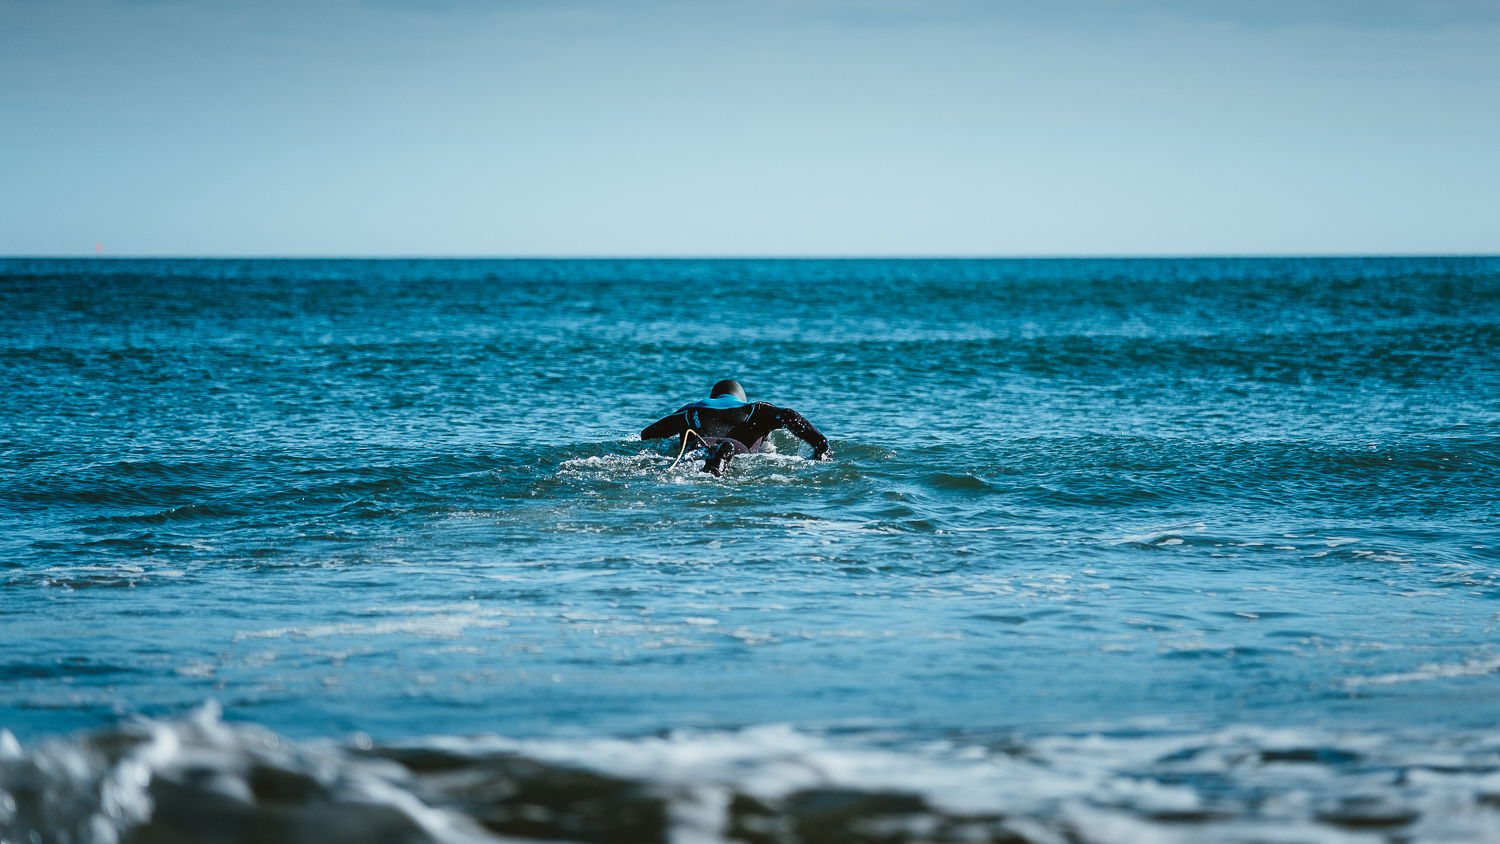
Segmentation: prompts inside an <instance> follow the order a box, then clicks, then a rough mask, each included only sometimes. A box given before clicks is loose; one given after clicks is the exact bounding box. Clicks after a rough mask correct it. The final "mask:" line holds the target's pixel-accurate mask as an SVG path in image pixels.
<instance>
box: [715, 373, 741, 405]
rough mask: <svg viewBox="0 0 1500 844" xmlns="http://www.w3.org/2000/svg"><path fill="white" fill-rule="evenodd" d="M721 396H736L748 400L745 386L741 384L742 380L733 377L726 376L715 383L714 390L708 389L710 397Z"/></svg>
mask: <svg viewBox="0 0 1500 844" xmlns="http://www.w3.org/2000/svg"><path fill="white" fill-rule="evenodd" d="M719 396H734V397H735V398H737V399H739V400H740V401H748V399H746V398H745V388H744V387H741V386H740V382H738V381H735V380H734V379H732V378H725V379H724V380H723V381H720V382H719V383H717V384H715V385H714V388H713V389H712V390H709V391H708V397H709V398H711V399H716V398H718V397H719Z"/></svg>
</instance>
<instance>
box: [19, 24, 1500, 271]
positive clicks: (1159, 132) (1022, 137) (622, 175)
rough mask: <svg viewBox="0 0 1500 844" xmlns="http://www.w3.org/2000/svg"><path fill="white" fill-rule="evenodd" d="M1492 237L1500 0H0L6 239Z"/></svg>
mask: <svg viewBox="0 0 1500 844" xmlns="http://www.w3.org/2000/svg"><path fill="white" fill-rule="evenodd" d="M96 242H101V243H103V245H104V254H106V255H437V256H442V255H464V256H468V255H495V256H505V255H552V256H574V255H577V256H593V255H1088V254H1114V255H1121V254H1266V253H1271V254H1307V253H1366V254H1385V253H1490V254H1493V253H1497V252H1500V2H1495V0H1489V1H1488V2H1459V1H1458V0H1454V2H1389V0H1347V1H1346V2H1343V1H1341V2H1320V1H1319V0H1300V2H1294V1H1293V0H1286V2H1282V0H1262V2H1238V3H1236V2H1228V3H1214V2H1201V0H1200V2H1191V0H1160V1H1159V2H1149V1H1147V2H1131V0H1060V1H1059V2H1050V3H1042V2H981V0H921V1H920V2H918V1H917V0H912V2H905V0H869V1H868V2H854V1H853V0H849V2H843V1H842V0H803V2H778V0H735V1H734V2H728V1H727V0H726V2H717V1H716V0H696V1H695V2H687V1H686V0H684V1H683V2H673V0H660V1H659V2H658V1H657V0H637V1H632V0H555V2H543V0H488V2H486V0H433V2H424V0H298V2H291V0H260V1H259V2H215V1H214V0H201V2H193V0H130V1H129V2H127V0H50V1H49V0H0V254H4V255H78V254H92V253H93V251H94V244H95V243H96Z"/></svg>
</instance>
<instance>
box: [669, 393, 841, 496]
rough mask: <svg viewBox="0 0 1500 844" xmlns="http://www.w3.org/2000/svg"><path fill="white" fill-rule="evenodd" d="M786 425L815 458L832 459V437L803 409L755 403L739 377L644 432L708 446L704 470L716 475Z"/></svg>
mask: <svg viewBox="0 0 1500 844" xmlns="http://www.w3.org/2000/svg"><path fill="white" fill-rule="evenodd" d="M781 428H785V429H787V430H788V431H791V432H792V433H793V434H796V435H797V437H799V438H800V439H801V440H802V441H803V442H805V443H807V444H808V445H810V446H812V447H813V459H814V460H832V459H833V452H832V451H831V450H830V449H829V448H828V438H827V437H825V436H823V434H822V433H820V432H819V431H818V429H817V428H814V427H813V424H812V423H811V422H809V421H807V420H806V419H803V418H802V414H800V413H798V412H797V411H795V410H792V409H790V408H785V407H777V406H776V405H774V404H770V403H769V402H763V401H758V402H751V401H748V400H746V398H745V388H744V387H741V386H740V382H738V381H733V380H730V379H727V378H726V379H725V380H723V381H720V382H719V383H717V384H715V385H714V386H713V389H712V390H709V391H708V398H707V399H706V400H704V401H695V402H693V403H692V404H688V405H684V406H683V407H682V409H680V410H678V411H677V412H676V413H673V414H671V415H669V416H664V417H662V418H661V419H658V420H656V421H655V422H652V423H651V424H650V425H647V426H646V430H644V431H641V439H643V440H657V439H663V438H666V437H682V438H683V443H682V444H683V447H684V448H686V447H687V446H688V445H690V444H691V445H695V446H696V445H700V444H701V445H702V446H704V447H705V448H707V449H708V459H707V460H705V461H704V463H703V471H705V472H711V473H713V474H714V475H715V476H716V477H717V476H721V475H723V474H724V469H725V467H727V466H728V465H729V461H730V460H732V459H734V456H735V455H736V454H748V453H750V452H752V451H756V450H758V449H759V448H760V447H761V445H762V444H763V443H765V441H766V436H767V435H768V434H770V433H771V432H772V431H775V430H779V429H781Z"/></svg>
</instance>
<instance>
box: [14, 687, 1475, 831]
mask: <svg viewBox="0 0 1500 844" xmlns="http://www.w3.org/2000/svg"><path fill="white" fill-rule="evenodd" d="M555 679H557V678H555ZM121 731H122V732H124V733H128V734H130V735H134V736H136V737H138V738H140V739H142V741H141V742H140V744H138V745H137V746H136V747H135V748H134V749H133V750H131V751H130V752H129V753H127V754H125V755H124V756H123V758H121V759H120V760H119V761H118V762H117V763H114V764H110V763H109V762H108V761H107V760H106V759H105V757H104V756H103V755H102V754H101V753H100V752H99V751H97V750H94V749H92V748H93V747H94V746H95V745H93V744H90V743H89V742H88V741H86V740H71V741H60V740H48V741H44V742H42V743H41V744H39V745H37V746H36V747H33V748H29V749H28V748H22V747H20V746H19V745H18V744H17V743H16V742H15V741H14V738H13V737H8V735H7V734H5V733H4V732H0V788H3V789H9V790H11V791H13V792H15V793H17V794H23V793H24V794H30V795H41V800H42V801H43V802H45V803H46V804H47V805H48V806H50V807H51V808H50V809H49V811H50V812H51V814H50V815H47V817H46V820H45V822H46V823H47V824H51V826H49V827H48V828H47V829H48V831H49V835H50V833H53V832H56V831H58V830H64V829H66V830H68V831H69V837H71V838H72V840H75V841H78V842H81V844H106V842H115V841H118V840H119V838H120V837H121V836H122V835H123V834H124V833H125V832H126V831H127V830H128V829H129V827H130V826H131V825H133V824H135V823H139V822H141V821H143V820H145V819H147V818H149V817H150V816H151V812H152V806H151V802H150V795H149V793H148V791H147V785H148V784H149V783H150V782H151V780H152V778H153V777H167V778H169V779H170V778H174V777H178V776H180V775H182V774H183V773H184V772H187V771H190V770H191V771H196V772H197V773H196V774H195V776H196V777H197V779H196V780H195V782H196V783H197V784H198V787H201V788H205V789H208V790H211V791H214V792H216V793H218V794H221V795H223V796H224V797H227V798H230V799H233V800H237V801H247V800H252V799H253V797H252V796H251V795H250V792H249V790H248V785H247V781H246V779H245V775H246V772H247V771H248V770H249V769H250V768H251V767H252V766H254V765H256V764H271V765H274V766H276V767H277V768H280V769H283V770H290V771H295V772H300V773H303V774H305V775H307V776H311V777H313V778H315V779H316V780H317V781H318V783H320V784H321V785H322V786H323V787H324V788H325V789H326V790H327V792H328V793H329V794H330V795H331V797H330V799H332V800H335V801H349V802H356V803H375V804H379V805H384V806H390V807H394V808H397V809H398V810H399V811H401V812H402V813H404V814H406V815H407V816H408V817H410V818H412V819H413V820H414V821H415V822H416V823H418V824H419V825H420V826H421V827H422V828H423V829H424V830H425V831H427V832H428V834H430V835H431V836H432V837H433V838H434V839H435V840H437V841H440V842H455V844H460V843H461V842H475V841H490V840H494V839H493V837H492V836H489V835H488V834H487V833H485V832H483V831H482V830H480V829H479V828H478V827H477V826H475V824H474V823H473V822H472V821H470V820H469V819H468V818H467V817H465V816H462V815H458V814H456V813H454V812H451V811H446V810H441V809H436V808H433V807H431V806H428V805H425V804H423V803H422V802H421V801H420V800H419V799H418V798H417V797H416V796H414V794H413V792H412V791H411V790H410V775H409V774H408V773H407V772H406V771H405V769H403V768H401V767H400V766H397V765H395V764H394V763H390V762H386V761H383V760H380V759H378V758H370V757H363V756H358V755H354V754H352V753H350V752H347V751H346V750H345V749H343V748H342V747H341V746H340V745H338V744H336V743H334V742H331V741H326V740H324V741H313V742H306V743H302V744H300V745H299V744H296V743H293V742H289V741H287V740H286V739H284V738H283V737H280V736H277V735H276V734H274V733H272V732H270V731H268V730H266V729H264V728H263V727H259V726H256V725H253V724H245V723H225V722H223V721H221V720H220V719H219V711H218V708H217V706H215V705H212V704H210V705H207V706H205V707H204V708H202V709H201V710H199V711H198V712H196V713H195V714H193V715H192V716H190V717H188V718H184V719H180V720H175V721H166V722H159V721H136V722H132V723H130V724H127V725H125V726H124V727H122V728H121ZM894 738H896V737H894V736H888V735H882V734H869V735H866V736H864V737H843V738H838V737H832V736H828V735H823V734H818V733H812V732H807V731H804V730H799V729H795V728H793V727H791V726H787V725H762V726H756V727H750V728H746V729H742V730H732V731H678V732H674V733H671V734H668V735H664V736H646V737H640V738H607V737H605V738H581V739H573V738H569V739H564V738H536V739H515V738H508V737H504V736H496V735H490V736H470V737H458V736H431V737H425V738H421V739H414V740H411V741H407V742H402V743H401V745H402V746H408V747H422V748H432V749H437V750H444V751H448V752H451V753H457V754H462V755H482V754H488V753H514V754H521V755H523V756H526V757H530V758H534V759H537V760H540V761H544V762H549V763H553V764H561V765H570V766H578V767H583V768H588V769H592V770H596V771H600V772H603V773H606V774H610V775H613V776H617V777H623V778H628V779H633V780H638V781H641V782H643V783H644V784H646V785H648V786H649V787H650V788H651V789H652V790H653V791H654V792H655V793H657V794H660V795H662V796H664V797H665V798H666V799H667V800H668V801H669V803H670V806H669V816H670V817H671V819H672V823H673V824H674V828H673V840H674V841H675V842H677V844H720V842H722V841H723V830H724V829H725V824H726V822H727V816H726V813H727V811H728V806H729V798H730V797H731V796H732V795H733V794H734V793H735V792H738V793H742V794H747V795H750V796H754V797H756V798H758V799H760V800H763V801H767V802H768V803H771V804H772V805H774V804H775V803H776V801H779V800H781V799H783V798H786V797H788V796H790V795H792V794H794V793H795V792H798V791H801V790H806V789H824V788H831V789H841V790H857V791H867V792H901V793H910V794H917V795H921V796H922V797H923V798H924V799H925V801H926V802H927V804H928V805H929V806H931V807H933V808H934V809H935V810H938V811H940V812H943V813H945V814H946V815H948V816H949V817H957V818H960V819H961V818H964V817H978V816H985V817H994V816H997V815H999V816H1003V817H1004V825H1005V826H1006V827H1007V828H1008V829H1010V830H1011V831H1012V832H1015V833H1017V834H1021V835H1025V836H1026V837H1027V838H1029V839H1030V840H1032V841H1034V842H1037V843H1038V844H1041V842H1048V841H1056V842H1098V844H1104V842H1109V844H1116V843H1117V842H1143V844H1145V842H1150V843H1151V844H1155V842H1182V844H1198V843H1199V842H1203V843H1204V844H1214V843H1215V842H1222V843H1223V844H1231V842H1233V843H1235V844H1240V843H1241V842H1251V841H1256V842H1287V843H1288V844H1290V842H1313V844H1352V842H1373V841H1383V840H1387V838H1388V837H1389V836H1390V835H1394V834H1399V836H1400V838H1401V840H1404V841H1410V842H1414V844H1420V843H1424V842H1487V841H1495V840H1500V811H1497V809H1496V807H1495V806H1494V804H1493V803H1492V802H1491V797H1490V795H1493V794H1495V793H1500V773H1496V769H1497V768H1500V733H1496V732H1493V731H1474V732H1463V733H1457V732H1450V733H1441V732H1430V733H1425V734H1419V733H1411V734H1393V733H1389V732H1347V733H1337V732H1330V731H1326V730H1318V729H1302V728H1277V729H1272V728H1265V727H1257V726H1239V727H1231V728H1226V729H1223V730H1218V731H1214V732H1206V733H1178V734H1154V735H1131V736H1126V737H1116V736H1109V735H1101V734H1086V735H1074V734H1053V735H1038V736H1031V737H1026V736H1010V737H1008V738H1007V739H1005V740H1004V741H1002V742H999V743H997V744H994V745H987V744H982V743H976V742H967V743H966V742H953V741H948V740H937V741H933V740H925V741H921V740H917V739H915V738H914V737H911V736H908V737H906V738H905V739H902V740H900V741H891V739H894ZM355 741H356V744H357V745H358V746H360V747H362V748H365V747H367V746H368V745H369V740H368V738H367V737H356V739H355ZM1397 770H1400V771H1402V772H1404V773H1403V774H1402V776H1400V777H1397V776H1394V775H1393V773H1392V772H1393V771H1397ZM205 772H207V775H206V776H205ZM25 787H31V788H32V790H31V791H30V792H26V791H24V788H25ZM18 788H19V789H22V790H17V789H18ZM7 796H8V795H7ZM9 799H10V800H11V803H12V804H13V803H14V802H15V799H16V798H14V797H10V798H9ZM27 799H34V798H33V797H28V798H27ZM6 805H11V804H7V803H5V801H4V800H3V799H0V839H5V840H25V833H26V832H27V830H26V829H22V828H21V826H20V825H19V821H18V820H17V818H19V817H20V816H21V815H22V814H24V812H22V811H20V810H19V809H15V808H13V809H10V810H5V806H6ZM21 808H22V809H29V808H33V807H21ZM1361 813H1363V814H1361ZM1382 819H1384V820H1382ZM1361 824H1365V825H1366V826H1365V827H1361ZM1382 824H1383V826H1381V825H1382ZM1371 828H1374V829H1376V830H1377V831H1375V832H1372V831H1370V829H1371ZM50 837H52V838H57V837H59V836H57V835H50Z"/></svg>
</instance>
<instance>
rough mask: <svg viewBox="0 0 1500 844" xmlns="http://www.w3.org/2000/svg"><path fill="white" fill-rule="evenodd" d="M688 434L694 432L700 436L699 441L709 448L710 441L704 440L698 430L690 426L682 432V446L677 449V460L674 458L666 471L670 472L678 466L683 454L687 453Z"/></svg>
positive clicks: (696, 435)
mask: <svg viewBox="0 0 1500 844" xmlns="http://www.w3.org/2000/svg"><path fill="white" fill-rule="evenodd" d="M688 434H692V435H693V436H695V437H698V442H699V443H702V445H703V447H704V448H708V443H706V442H703V438H702V437H700V436H698V432H697V431H694V430H693V429H692V428H688V429H687V430H686V431H683V432H682V448H679V449H677V460H673V461H672V465H671V466H668V467H667V468H666V471H668V472H670V471H672V470H673V469H675V468H677V463H678V461H680V460H682V455H684V454H687V444H688Z"/></svg>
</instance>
